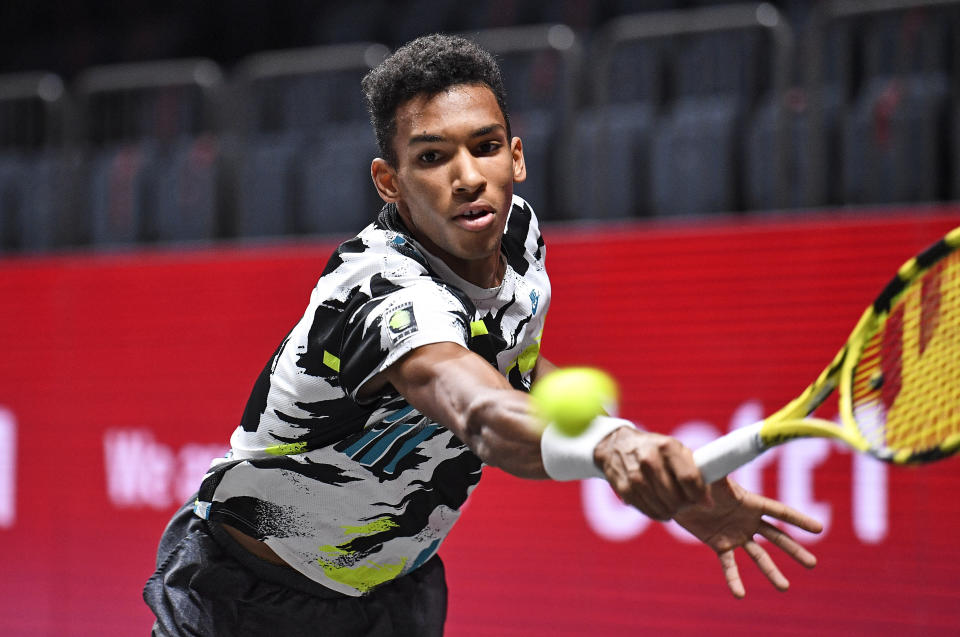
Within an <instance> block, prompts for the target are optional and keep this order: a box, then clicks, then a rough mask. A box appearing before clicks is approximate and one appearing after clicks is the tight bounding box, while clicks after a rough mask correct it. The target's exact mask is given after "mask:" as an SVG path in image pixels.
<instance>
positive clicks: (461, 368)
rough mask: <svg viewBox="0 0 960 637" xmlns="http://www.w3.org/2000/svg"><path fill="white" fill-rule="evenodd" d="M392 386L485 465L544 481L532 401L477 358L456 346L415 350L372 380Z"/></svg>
mask: <svg viewBox="0 0 960 637" xmlns="http://www.w3.org/2000/svg"><path fill="white" fill-rule="evenodd" d="M385 383H389V384H391V385H393V387H394V389H396V390H397V391H398V392H400V394H402V395H403V396H404V398H406V399H407V402H409V403H410V404H411V405H412V406H413V407H414V408H416V409H417V410H418V411H419V412H420V413H422V414H425V415H426V416H429V417H430V418H432V419H433V420H435V421H437V422H439V423H440V424H442V425H443V426H445V427H447V428H448V429H450V430H451V431H452V432H453V433H454V434H456V436H457V437H458V438H460V440H462V441H463V442H464V444H466V445H467V446H468V447H470V449H471V450H472V451H473V452H474V453H475V454H477V456H478V457H479V458H480V459H481V460H483V461H484V462H485V463H487V464H489V465H492V466H495V467H499V468H501V469H503V470H504V471H507V472H509V473H512V474H514V475H516V476H519V477H521V478H534V479H537V478H540V479H542V478H546V477H547V474H546V472H545V471H544V469H543V462H542V461H541V459H540V434H541V431H542V427H540V426H539V424H538V423H537V421H536V420H535V419H534V418H533V416H532V415H531V413H530V410H529V407H528V400H529V399H528V395H527V394H526V393H524V392H521V391H517V390H515V389H513V388H512V387H511V386H510V383H509V382H508V381H507V379H506V378H505V377H504V376H503V375H502V374H500V372H499V371H497V369H495V368H494V367H493V366H492V365H490V363H488V362H487V361H485V360H484V359H483V358H481V357H480V356H478V355H477V354H475V353H473V352H471V351H469V350H467V349H465V348H464V347H462V346H460V345H457V344H455V343H435V344H431V345H424V346H423V347H418V348H417V349H415V350H413V351H412V352H410V353H409V354H407V355H406V356H404V357H403V358H401V359H400V360H399V361H397V362H396V363H394V364H393V365H391V366H390V367H389V368H387V369H386V370H385V371H384V372H383V373H382V374H380V375H378V376H377V377H374V379H373V380H372V381H370V383H368V384H367V385H366V386H365V387H364V393H366V392H369V391H372V390H374V389H377V388H378V387H377V385H379V386H383V385H384V384H385Z"/></svg>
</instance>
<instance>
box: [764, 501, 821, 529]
mask: <svg viewBox="0 0 960 637" xmlns="http://www.w3.org/2000/svg"><path fill="white" fill-rule="evenodd" d="M757 497H762V496H757ZM760 506H761V508H762V511H763V514H764V515H767V516H769V517H772V518H776V519H778V520H782V521H783V522H786V523H787V524H791V525H793V526H795V527H797V528H798V529H803V530H804V531H808V532H810V533H820V532H821V531H823V524H821V522H820V520H817V519H816V518H812V517H810V516H809V515H804V514H803V513H800V512H799V511H797V510H796V509H792V508H790V507H788V506H787V505H786V504H784V503H782V502H778V501H776V500H771V499H770V498H762V501H761V502H760Z"/></svg>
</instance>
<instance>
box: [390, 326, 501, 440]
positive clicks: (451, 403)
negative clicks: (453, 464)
mask: <svg viewBox="0 0 960 637" xmlns="http://www.w3.org/2000/svg"><path fill="white" fill-rule="evenodd" d="M378 376H379V377H380V380H381V381H382V382H384V383H389V384H390V385H392V386H393V388H394V389H395V390H396V391H397V392H398V393H400V394H401V395H402V396H403V397H404V398H406V399H407V402H409V403H410V404H411V405H412V406H413V407H414V408H415V409H417V411H419V412H421V413H423V414H425V415H427V416H429V417H430V418H431V419H433V420H436V421H438V422H439V423H440V424H442V425H444V426H446V427H449V428H451V429H454V430H455V431H456V432H457V433H458V434H459V433H461V431H460V430H461V428H462V426H463V423H462V418H463V417H464V416H465V415H466V414H467V412H468V409H469V407H470V404H471V403H472V402H473V401H474V400H475V399H476V398H477V397H478V395H479V394H481V393H483V392H489V391H499V390H504V389H507V390H509V389H510V384H509V382H508V381H507V379H506V378H505V377H504V376H503V375H501V374H500V373H499V372H498V371H497V370H496V369H494V368H493V367H492V366H491V365H490V363H488V362H487V361H485V360H484V359H483V358H481V357H480V356H479V355H477V354H475V353H474V352H471V351H470V350H468V349H467V348H465V347H463V346H462V345H459V344H457V343H451V342H442V343H431V344H429V345H423V346H421V347H418V348H416V349H414V350H412V351H410V352H408V353H407V354H406V355H404V356H403V357H402V358H401V359H400V360H398V361H397V362H395V363H394V364H393V365H390V367H388V368H387V369H386V370H384V371H383V372H382V374H379V375H378Z"/></svg>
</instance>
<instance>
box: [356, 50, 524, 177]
mask: <svg viewBox="0 0 960 637" xmlns="http://www.w3.org/2000/svg"><path fill="white" fill-rule="evenodd" d="M460 84H483V85H486V86H487V87H489V88H490V90H491V91H492V92H493V95H494V97H496V99H497V104H498V105H499V106H500V110H501V112H502V113H503V119H504V122H505V123H506V125H507V136H508V137H509V136H510V116H509V115H508V113H507V96H506V90H505V89H504V87H503V78H502V76H501V75H500V66H499V65H498V64H497V61H496V60H495V59H494V57H493V55H491V54H490V53H489V52H488V51H485V50H484V49H482V48H480V47H479V46H477V45H476V44H475V43H473V42H471V41H470V40H468V39H466V38H463V37H460V36H455V35H444V34H433V35H425V36H423V37H420V38H417V39H416V40H412V41H410V42H408V43H407V44H405V45H403V46H402V47H400V48H399V49H397V50H396V51H394V52H393V54H391V55H390V56H389V57H388V58H387V59H386V60H384V61H383V62H382V63H380V64H379V65H378V66H377V67H376V68H374V69H373V70H371V71H370V72H369V73H367V74H366V76H364V78H363V81H362V82H361V87H362V88H363V97H364V101H365V102H366V105H367V110H368V111H369V112H370V121H371V123H372V124H373V130H374V133H375V134H376V136H377V145H378V147H379V150H380V153H381V156H382V157H383V158H384V159H385V160H386V161H387V163H389V164H390V165H391V166H396V163H397V152H396V149H395V148H394V144H393V142H394V139H393V137H394V135H395V134H396V132H397V122H396V117H395V116H396V112H397V108H398V107H399V106H400V105H402V104H404V103H405V102H407V101H408V100H411V99H413V98H414V97H416V96H417V95H421V94H426V95H428V96H433V95H437V94H438V93H441V92H442V91H444V90H446V89H448V88H450V87H451V86H457V85H460Z"/></svg>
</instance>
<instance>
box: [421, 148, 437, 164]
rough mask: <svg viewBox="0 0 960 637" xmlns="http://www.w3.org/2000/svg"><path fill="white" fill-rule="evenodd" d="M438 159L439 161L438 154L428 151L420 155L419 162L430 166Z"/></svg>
mask: <svg viewBox="0 0 960 637" xmlns="http://www.w3.org/2000/svg"><path fill="white" fill-rule="evenodd" d="M438 159H440V154H439V153H437V152H436V151H434V150H428V151H427V152H425V153H420V161H422V162H423V163H425V164H432V163H433V162H435V161H437V160H438Z"/></svg>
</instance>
